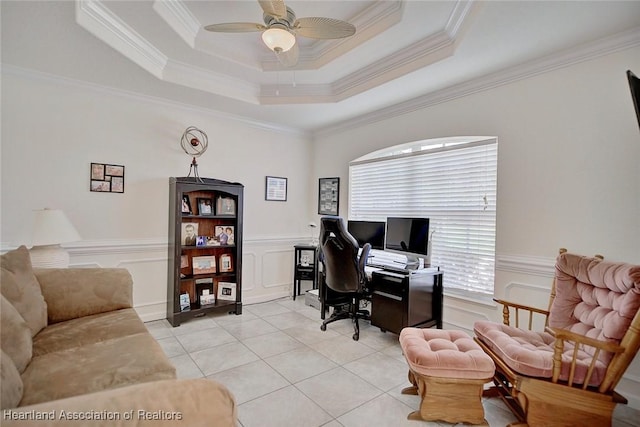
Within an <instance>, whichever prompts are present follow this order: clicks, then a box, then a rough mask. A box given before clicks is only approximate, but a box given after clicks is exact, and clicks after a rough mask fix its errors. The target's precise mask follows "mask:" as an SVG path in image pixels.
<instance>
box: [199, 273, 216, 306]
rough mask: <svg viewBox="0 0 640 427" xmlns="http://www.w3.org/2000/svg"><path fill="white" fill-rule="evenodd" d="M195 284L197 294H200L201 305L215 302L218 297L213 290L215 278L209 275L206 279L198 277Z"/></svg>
mask: <svg viewBox="0 0 640 427" xmlns="http://www.w3.org/2000/svg"><path fill="white" fill-rule="evenodd" d="M195 285H196V294H197V295H198V299H199V302H200V305H201V306H202V305H209V304H215V302H216V297H215V294H214V292H213V278H211V277H207V278H204V279H196V280H195Z"/></svg>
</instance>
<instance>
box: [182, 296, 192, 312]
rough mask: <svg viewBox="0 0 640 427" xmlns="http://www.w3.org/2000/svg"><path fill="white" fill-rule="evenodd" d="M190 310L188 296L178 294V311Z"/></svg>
mask: <svg viewBox="0 0 640 427" xmlns="http://www.w3.org/2000/svg"><path fill="white" fill-rule="evenodd" d="M189 310H191V302H190V301H189V294H180V311H189Z"/></svg>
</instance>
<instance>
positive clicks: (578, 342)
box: [474, 249, 640, 427]
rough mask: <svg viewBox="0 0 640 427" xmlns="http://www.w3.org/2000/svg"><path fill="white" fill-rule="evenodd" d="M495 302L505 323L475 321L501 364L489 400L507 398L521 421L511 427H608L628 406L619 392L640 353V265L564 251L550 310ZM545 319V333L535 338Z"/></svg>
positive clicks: (487, 347) (558, 263)
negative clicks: (524, 321)
mask: <svg viewBox="0 0 640 427" xmlns="http://www.w3.org/2000/svg"><path fill="white" fill-rule="evenodd" d="M495 301H496V302H498V303H500V304H502V305H503V317H504V319H503V323H504V324H499V323H495V322H489V321H478V322H476V323H475V325H474V331H475V334H476V338H475V339H476V342H478V344H480V346H481V347H482V348H483V350H484V351H485V352H486V353H487V354H488V355H489V356H491V358H492V359H493V360H494V362H495V364H496V374H495V376H494V379H493V382H494V387H493V388H492V389H490V390H488V391H487V392H486V394H487V395H491V394H493V395H495V394H497V395H499V396H500V397H502V399H503V400H504V401H505V403H506V404H507V405H508V406H509V408H510V409H511V410H512V412H513V413H514V414H515V415H516V417H517V418H518V420H519V421H518V422H516V423H513V424H511V426H527V425H528V426H532V427H535V426H545V427H546V426H584V425H594V426H595V425H597V426H610V425H611V418H612V414H613V409H614V408H615V405H616V404H618V403H627V401H626V399H625V398H624V397H622V396H621V395H619V394H617V393H616V392H615V391H614V389H615V387H616V385H617V384H618V382H619V381H620V378H621V377H622V375H623V374H624V372H625V370H626V369H627V367H628V366H629V364H630V363H631V362H632V360H633V358H634V357H635V355H636V354H637V352H638V348H639V347H640V311H639V308H640V266H639V265H631V264H626V263H616V262H610V261H604V260H602V257H585V256H579V255H575V254H570V253H567V252H566V250H564V249H561V250H560V255H559V256H558V258H557V261H556V273H555V279H554V283H553V288H552V290H551V298H550V303H549V309H548V310H542V309H538V308H532V307H527V306H524V305H520V304H515V303H510V302H507V301H503V300H495ZM521 311H524V312H525V313H526V314H528V329H523V328H520V327H519V326H520V325H519V314H522V313H521ZM510 313H512V314H514V315H515V319H516V325H515V327H514V326H510V324H509V322H510ZM539 315H541V316H544V318H545V330H544V331H541V332H534V331H532V330H531V328H532V324H533V319H534V317H536V316H539Z"/></svg>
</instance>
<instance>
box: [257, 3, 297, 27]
mask: <svg viewBox="0 0 640 427" xmlns="http://www.w3.org/2000/svg"><path fill="white" fill-rule="evenodd" d="M262 17H263V19H264V23H265V25H266V26H267V27H271V26H273V25H275V24H280V25H283V26H285V27H286V29H287V30H291V28H293V23H294V22H296V14H295V13H293V10H291V9H290V8H289V6H287V16H283V17H281V18H278V17H277V16H273V15H270V14H268V13H266V12H265V13H264V14H263V16H262Z"/></svg>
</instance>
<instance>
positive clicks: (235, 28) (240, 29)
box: [204, 22, 267, 33]
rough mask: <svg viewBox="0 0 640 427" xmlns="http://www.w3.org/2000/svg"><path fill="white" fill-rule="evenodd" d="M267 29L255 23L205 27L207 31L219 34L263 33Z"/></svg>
mask: <svg viewBox="0 0 640 427" xmlns="http://www.w3.org/2000/svg"><path fill="white" fill-rule="evenodd" d="M266 28H267V27H265V26H264V25H262V24H254V23H253V22H227V23H225V24H211V25H207V26H205V27H204V29H205V30H207V31H214V32H218V33H248V32H252V31H263V30H265V29H266Z"/></svg>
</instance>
